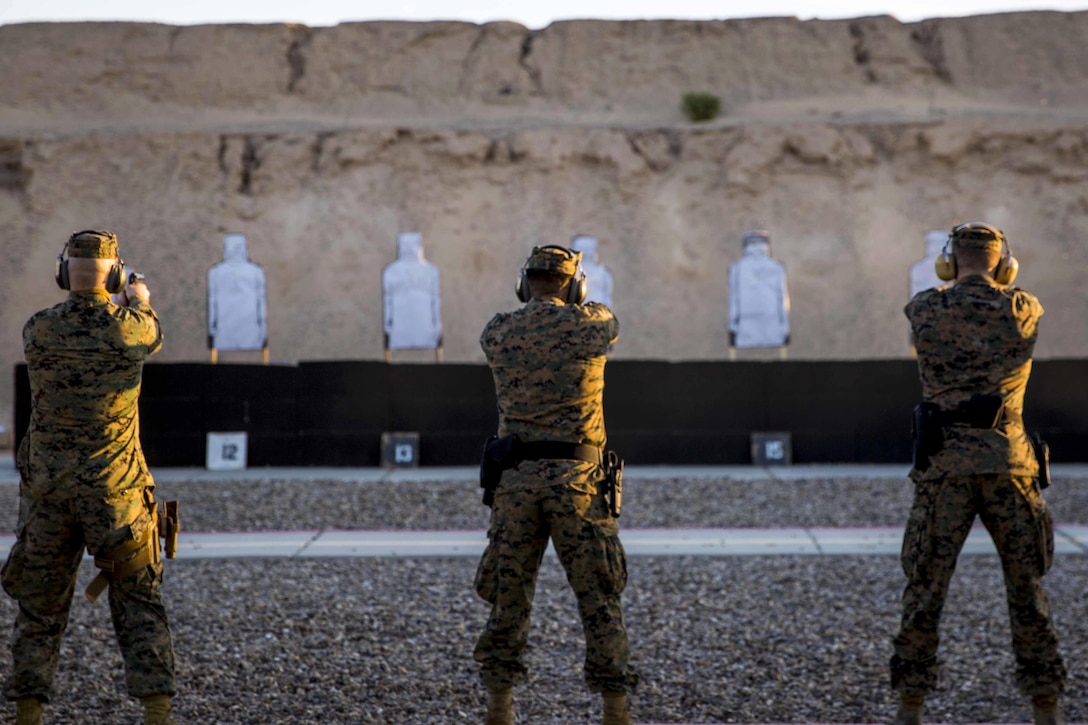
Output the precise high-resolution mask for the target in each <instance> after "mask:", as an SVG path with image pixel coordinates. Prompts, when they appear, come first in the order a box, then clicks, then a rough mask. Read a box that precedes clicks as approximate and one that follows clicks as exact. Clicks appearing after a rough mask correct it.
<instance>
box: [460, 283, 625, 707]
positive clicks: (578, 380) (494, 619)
mask: <svg viewBox="0 0 1088 725" xmlns="http://www.w3.org/2000/svg"><path fill="white" fill-rule="evenodd" d="M618 332H619V323H618V322H617V321H616V318H615V316H614V315H613V314H612V312H611V311H610V310H609V309H608V308H607V307H605V306H604V305H601V304H598V303H589V304H586V305H567V304H564V303H562V302H561V301H559V300H556V299H554V298H533V299H531V300H530V301H529V302H528V303H527V304H526V305H525V306H524V307H522V308H520V309H518V310H516V311H514V312H510V313H501V314H499V315H496V316H495V317H494V318H493V319H492V320H491V322H489V323H488V325H487V327H486V328H485V329H484V332H483V334H482V335H481V337H480V345H481V347H482V348H483V350H484V353H485V354H486V356H487V361H488V364H489V365H490V366H491V371H492V374H493V376H494V380H495V392H496V395H497V398H498V404H499V435H500V436H505V435H511V434H517V435H518V436H519V437H520V438H522V439H523V440H525V441H566V442H569V443H580V444H585V445H591V446H601V447H603V446H604V443H605V428H604V413H603V406H602V403H603V394H604V365H605V353H606V351H607V349H608V345H609V344H610V343H612V342H613V341H614V340H615V339H616V337H617V335H618ZM603 480H604V472H603V470H602V469H601V468H600V467H599V466H597V465H595V464H591V463H586V462H582V461H563V460H543V461H523V462H522V463H521V464H519V465H518V466H517V467H516V468H514V469H511V470H507V471H505V472H503V475H502V481H501V483H500V484H499V486H498V489H497V491H496V496H495V502H494V506H493V507H492V509H491V524H490V527H489V531H488V538H489V543H488V546H487V549H486V551H485V552H484V555H483V558H482V559H481V561H480V565H479V568H478V570H477V576H476V588H477V592H478V593H479V594H480V596H481V597H482V598H483V599H484V600H485V601H487V602H488V603H490V604H491V615H490V617H489V618H488V621H487V625H486V627H485V629H484V632H483V634H482V635H481V636H480V638H479V640H478V642H477V644H476V648H475V653H474V656H475V658H476V660H477V661H478V662H480V664H481V678H482V680H483V682H484V684H485V685H488V686H490V687H496V686H505V685H514V684H518V683H520V682H523V681H524V680H525V677H526V667H525V662H524V660H523V657H522V654H523V652H524V650H525V646H526V643H527V639H528V631H529V615H530V611H531V609H532V602H533V593H534V591H535V587H536V577H537V572H538V571H539V568H540V562H541V559H542V557H543V556H544V551H545V549H546V548H547V544H548V539H549V537H550V538H551V540H552V543H553V545H554V546H555V550H556V552H557V554H558V555H559V560H560V562H561V563H562V565H563V568H564V569H565V570H566V572H567V580H568V581H569V582H570V584H571V587H572V588H573V590H574V593H575V596H576V598H577V600H578V609H579V613H580V615H581V618H582V625H583V629H584V632H585V637H586V664H585V678H586V683H587V684H588V685H589V688H590V689H591V690H592V691H595V692H603V691H616V692H626V691H630V690H633V689H634V688H635V686H636V685H637V683H638V673H637V672H636V671H635V669H634V668H633V667H632V666H631V665H630V663H629V648H628V640H627V630H626V629H625V627H624V623H623V614H622V611H621V607H620V594H621V593H622V592H623V589H624V587H625V586H626V583H627V561H626V558H625V555H624V551H623V545H622V544H621V543H620V540H619V526H618V524H617V523H616V521H615V519H613V518H612V517H611V516H610V514H609V511H608V504H607V502H606V500H605V497H604V496H603V493H602V492H601V491H599V490H598V489H599V485H598V484H600V483H601V482H603Z"/></svg>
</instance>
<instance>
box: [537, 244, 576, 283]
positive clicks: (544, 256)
mask: <svg viewBox="0 0 1088 725" xmlns="http://www.w3.org/2000/svg"><path fill="white" fill-rule="evenodd" d="M581 262H582V253H581V252H572V251H571V250H569V249H567V248H566V247H560V246H558V245H554V244H549V245H547V246H544V247H533V251H532V253H531V254H529V258H528V259H527V260H525V269H526V270H530V269H538V270H542V271H545V272H556V273H558V274H565V275H567V276H569V277H573V276H574V275H575V274H576V273H577V272H578V265H579V264H581Z"/></svg>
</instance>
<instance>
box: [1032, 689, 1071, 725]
mask: <svg viewBox="0 0 1088 725" xmlns="http://www.w3.org/2000/svg"><path fill="white" fill-rule="evenodd" d="M1031 710H1032V716H1033V717H1034V718H1035V725H1065V717H1064V716H1063V715H1062V709H1061V708H1060V707H1058V696H1057V695H1036V696H1035V697H1033V698H1031Z"/></svg>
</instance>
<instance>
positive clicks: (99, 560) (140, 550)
mask: <svg viewBox="0 0 1088 725" xmlns="http://www.w3.org/2000/svg"><path fill="white" fill-rule="evenodd" d="M158 562H159V535H158V529H157V527H156V526H154V525H151V526H148V527H147V528H145V529H144V532H143V534H141V535H140V538H138V539H133V540H131V541H126V542H125V543H123V544H121V545H120V546H117V547H115V548H113V549H110V550H109V551H107V552H104V553H102V554H100V555H99V556H96V557H95V558H94V565H95V566H97V567H98V568H99V569H101V570H102V571H100V572H98V576H96V577H95V578H94V579H93V580H92V581H91V583H90V584H89V585H88V586H87V590H86V591H85V592H84V594H85V595H86V597H87V598H88V599H90V600H91V601H92V602H93V601H95V600H96V599H98V595H99V594H101V593H102V592H103V591H104V590H105V588H106V587H107V586H109V584H110V582H112V581H115V580H117V579H121V578H123V577H126V576H128V575H129V574H134V573H136V572H138V571H140V570H141V569H143V568H144V567H145V566H148V565H150V564H157V563H158Z"/></svg>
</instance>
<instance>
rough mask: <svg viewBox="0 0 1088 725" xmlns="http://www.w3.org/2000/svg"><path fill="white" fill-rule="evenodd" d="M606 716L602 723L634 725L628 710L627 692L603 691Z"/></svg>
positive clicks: (602, 697)
mask: <svg viewBox="0 0 1088 725" xmlns="http://www.w3.org/2000/svg"><path fill="white" fill-rule="evenodd" d="M601 699H602V700H603V702H604V717H602V718H601V725H632V723H631V714H630V713H629V712H627V693H626V692H602V693H601Z"/></svg>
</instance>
